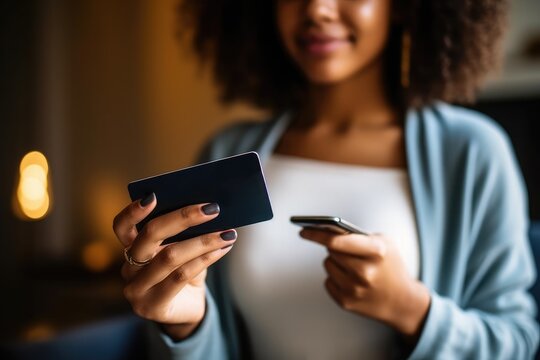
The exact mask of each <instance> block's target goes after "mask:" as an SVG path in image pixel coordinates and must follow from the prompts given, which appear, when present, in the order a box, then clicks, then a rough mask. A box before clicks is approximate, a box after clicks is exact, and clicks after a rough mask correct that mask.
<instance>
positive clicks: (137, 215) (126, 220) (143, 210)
mask: <svg viewBox="0 0 540 360" xmlns="http://www.w3.org/2000/svg"><path fill="white" fill-rule="evenodd" d="M156 204H157V202H156V195H155V194H154V193H151V194H149V195H147V196H146V197H145V198H143V199H139V200H136V201H134V202H132V203H131V204H129V205H128V206H126V207H125V208H124V209H123V210H122V211H120V212H119V213H118V215H116V216H115V218H114V220H113V230H114V233H115V234H116V237H118V240H120V242H121V243H122V245H124V246H125V247H127V246H129V245H130V244H131V243H132V242H133V240H134V239H135V237H136V236H137V228H136V227H135V225H137V224H138V223H139V222H141V221H142V220H143V219H144V218H145V217H147V216H148V214H150V213H151V212H152V210H154V208H155V207H156Z"/></svg>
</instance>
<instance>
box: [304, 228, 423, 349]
mask: <svg viewBox="0 0 540 360" xmlns="http://www.w3.org/2000/svg"><path fill="white" fill-rule="evenodd" d="M300 236H302V237H303V238H305V239H308V240H311V241H314V242H317V243H319V244H321V245H323V246H325V247H326V248H327V249H328V252H329V255H328V257H327V258H326V259H325V261H324V267H325V269H326V272H327V273H328V278H327V279H326V282H325V286H326V289H327V291H328V293H329V294H330V296H331V297H332V298H333V299H334V300H335V301H336V302H337V303H338V304H339V306H341V307H342V308H343V309H345V310H348V311H351V312H354V313H357V314H360V315H364V316H367V317H370V318H373V319H376V320H379V321H382V322H384V323H386V324H388V325H390V326H392V327H393V328H394V329H396V330H397V331H399V332H400V333H401V334H403V336H404V338H405V340H407V342H409V343H411V342H413V343H415V342H416V340H417V339H418V337H419V334H420V332H421V330H422V326H423V323H424V319H425V318H426V316H427V313H428V310H429V304H430V299H431V298H430V294H429V290H428V289H427V288H426V287H425V286H424V285H423V284H422V283H421V282H419V281H417V280H416V279H414V278H412V276H411V275H409V273H408V271H407V269H406V268H405V264H404V263H403V260H402V259H401V256H400V254H399V252H398V250H397V248H396V246H395V245H394V244H393V242H392V241H391V240H390V239H388V238H386V237H384V236H383V235H380V234H373V235H359V234H346V235H338V234H335V233H331V232H328V231H322V230H315V229H307V228H305V229H303V230H302V231H301V232H300Z"/></svg>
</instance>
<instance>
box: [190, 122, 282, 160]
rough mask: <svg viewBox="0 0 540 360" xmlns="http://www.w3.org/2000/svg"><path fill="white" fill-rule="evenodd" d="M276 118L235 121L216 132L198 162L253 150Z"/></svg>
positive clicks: (200, 154)
mask: <svg viewBox="0 0 540 360" xmlns="http://www.w3.org/2000/svg"><path fill="white" fill-rule="evenodd" d="M274 121H275V118H270V119H265V120H241V121H235V122H234V123H232V124H229V125H227V126H225V127H223V128H221V129H219V130H218V131H216V132H215V133H214V134H213V135H212V136H210V137H209V139H208V140H207V141H206V143H205V145H204V146H203V149H202V151H201V152H200V153H199V157H198V161H199V162H203V161H210V160H215V159H218V158H221V157H226V156H231V155H235V154H238V153H241V152H246V151H250V150H253V149H254V148H255V147H256V142H257V140H258V139H260V138H261V137H263V136H264V134H265V133H266V132H267V131H268V128H269V127H270V126H271V125H272V124H273V122H274Z"/></svg>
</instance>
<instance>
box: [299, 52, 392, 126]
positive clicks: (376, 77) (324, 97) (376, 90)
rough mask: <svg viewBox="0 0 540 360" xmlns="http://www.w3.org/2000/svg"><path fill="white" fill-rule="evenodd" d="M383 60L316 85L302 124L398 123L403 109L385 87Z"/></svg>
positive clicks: (302, 111)
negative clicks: (327, 82)
mask: <svg viewBox="0 0 540 360" xmlns="http://www.w3.org/2000/svg"><path fill="white" fill-rule="evenodd" d="M382 63H383V62H382V59H381V60H379V61H376V62H374V63H372V64H371V65H369V66H368V67H367V68H366V69H364V70H363V71H361V72H359V73H358V74H356V75H355V76H353V77H351V78H349V79H347V80H344V81H340V82H338V83H335V84H325V85H320V84H312V85H311V86H310V87H309V89H308V92H307V98H306V102H305V106H304V107H303V108H301V109H300V112H299V113H298V121H299V124H302V125H305V126H315V125H329V126H332V127H334V126H335V127H339V128H382V127H386V126H391V125H396V124H397V123H398V122H399V112H398V110H397V108H396V107H395V106H393V105H392V104H391V103H390V101H389V99H388V96H387V94H386V92H385V89H384V81H383V65H382Z"/></svg>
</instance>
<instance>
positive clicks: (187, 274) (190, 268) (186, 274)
mask: <svg viewBox="0 0 540 360" xmlns="http://www.w3.org/2000/svg"><path fill="white" fill-rule="evenodd" d="M232 247H233V245H229V246H227V247H224V248H222V249H218V250H214V251H211V252H209V253H206V254H203V255H201V256H199V257H197V258H195V259H193V260H191V261H190V262H188V263H186V264H184V265H182V266H181V267H179V268H177V269H176V270H174V271H173V272H172V273H171V274H169V276H167V277H166V278H165V279H164V280H163V281H162V282H160V283H158V284H156V285H155V286H154V287H152V288H151V289H150V290H149V296H150V298H152V299H153V301H155V302H161V303H168V302H171V301H172V300H173V299H174V297H175V296H176V295H177V294H178V293H179V292H180V291H181V290H182V289H183V288H184V286H186V284H187V283H188V282H189V281H190V280H191V279H193V278H194V277H196V276H197V275H198V274H200V273H201V272H202V271H204V270H205V269H206V268H208V267H209V266H210V265H212V264H213V263H215V262H216V261H218V260H219V259H221V258H222V257H223V256H225V255H226V254H227V253H228V252H229V251H231V249H232Z"/></svg>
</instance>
